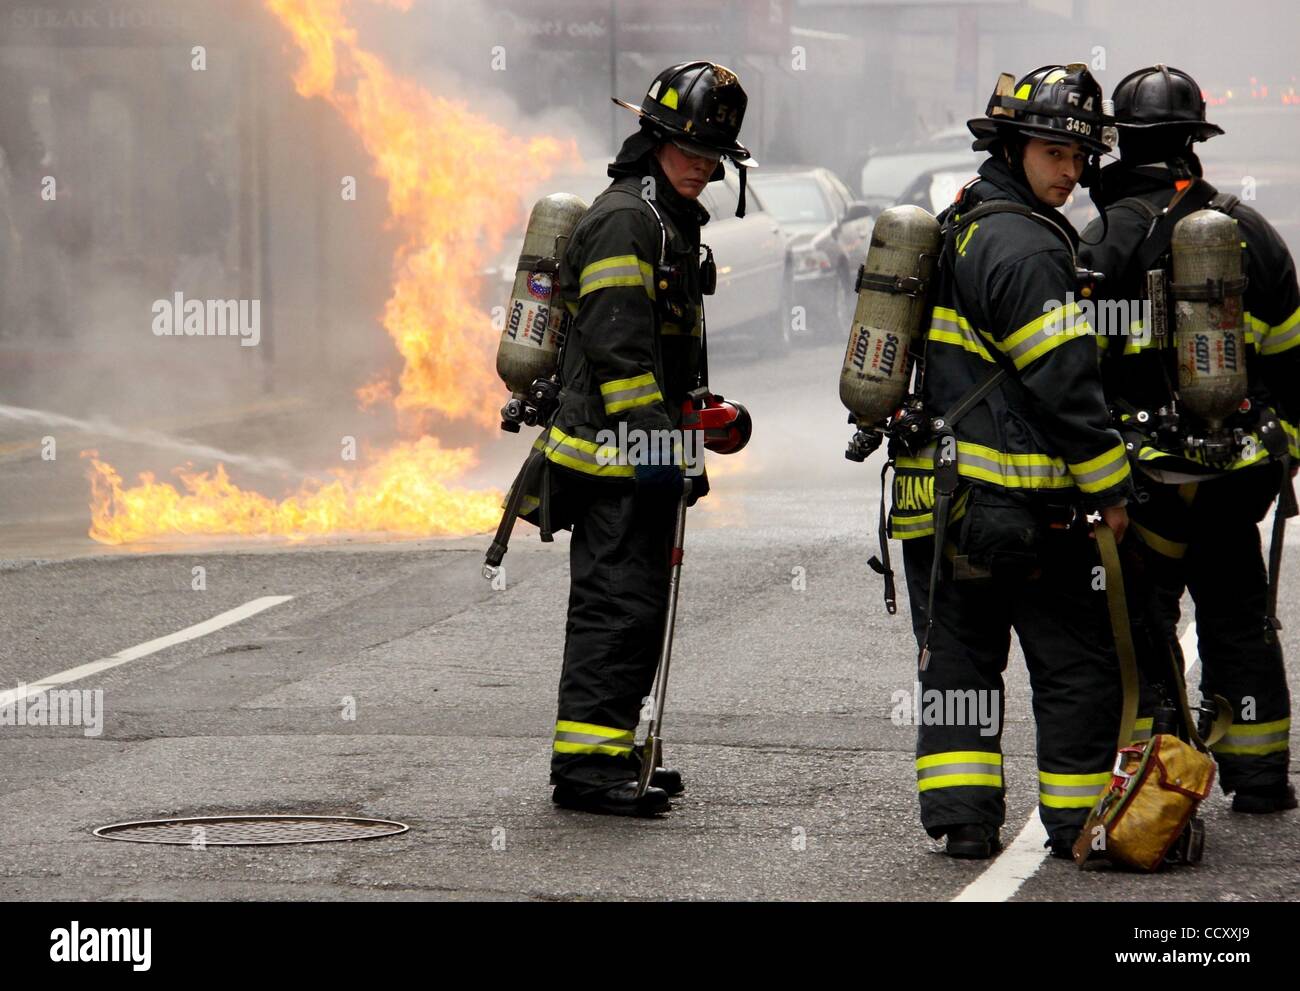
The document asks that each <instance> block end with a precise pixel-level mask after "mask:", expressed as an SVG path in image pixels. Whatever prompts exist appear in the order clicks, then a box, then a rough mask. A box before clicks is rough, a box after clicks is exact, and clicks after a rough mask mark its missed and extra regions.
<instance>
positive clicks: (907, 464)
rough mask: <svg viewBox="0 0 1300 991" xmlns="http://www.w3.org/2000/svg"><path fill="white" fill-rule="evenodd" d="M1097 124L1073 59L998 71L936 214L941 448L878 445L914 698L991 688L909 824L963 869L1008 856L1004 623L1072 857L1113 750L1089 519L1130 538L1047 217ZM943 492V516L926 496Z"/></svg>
mask: <svg viewBox="0 0 1300 991" xmlns="http://www.w3.org/2000/svg"><path fill="white" fill-rule="evenodd" d="M1108 124H1109V118H1107V117H1106V116H1105V115H1104V113H1103V110H1102V93H1101V88H1100V86H1099V85H1098V84H1097V82H1096V81H1095V80H1094V79H1093V77H1092V76H1091V74H1090V73H1089V72H1088V69H1087V67H1086V66H1083V65H1080V64H1072V65H1068V66H1064V65H1051V66H1044V67H1042V68H1040V69H1036V70H1035V71H1033V72H1031V73H1029V74H1028V75H1026V76H1025V77H1024V78H1022V79H1021V80H1020V81H1019V82H1018V83H1016V82H1015V80H1014V78H1013V77H1011V76H1010V75H1006V74H1004V75H1003V76H1002V78H1001V79H1000V81H999V84H998V87H997V90H996V91H995V93H994V95H993V97H992V98H991V99H990V101H989V105H988V109H987V112H986V115H985V116H983V117H979V118H976V119H973V120H971V121H969V122H968V125H967V126H968V127H969V128H970V130H971V132H972V134H974V136H975V138H976V141H975V143H974V145H973V147H974V149H975V150H977V151H981V150H987V151H988V152H989V157H988V159H987V160H986V161H985V162H984V163H983V165H982V166H981V167H980V170H979V175H978V178H977V179H976V180H974V181H973V182H972V183H971V184H970V185H968V186H967V187H966V188H965V189H964V190H962V192H961V193H960V194H959V196H958V198H957V201H956V202H955V203H954V204H953V205H952V206H951V207H949V208H948V209H947V210H946V211H944V213H942V214H941V215H940V217H939V221H940V223H941V224H942V225H943V250H942V254H941V258H940V262H939V265H938V269H937V276H936V278H937V284H936V287H935V290H934V299H935V306H934V309H933V314H932V317H931V322H930V326H929V329H928V332H927V333H926V340H925V353H924V358H923V365H922V367H921V368H920V369H919V370H918V371H919V382H920V398H921V400H922V404H923V408H924V409H925V411H926V413H927V415H928V416H929V417H931V418H938V420H937V421H936V420H934V419H931V420H930V421H929V422H931V423H932V424H933V425H934V426H935V428H936V429H937V434H936V435H935V436H934V438H933V439H932V440H930V442H929V443H928V444H927V445H925V446H923V447H919V449H917V446H914V447H912V448H910V449H905V448H901V447H899V446H898V444H897V442H896V441H891V456H892V457H893V458H894V460H895V471H896V474H895V481H894V488H893V498H892V504H891V509H890V520H889V527H890V535H891V536H893V537H895V538H897V539H901V540H903V557H904V566H905V570H906V574H907V586H908V598H909V600H910V605H911V612H912V624H913V628H914V631H915V633H916V636H917V641H918V644H919V645H920V647H921V652H920V660H919V663H918V668H919V672H918V679H919V683H920V684H919V687H920V690H921V691H922V693H923V694H922V698H934V697H939V698H947V697H949V695H948V693H960V694H961V696H963V697H970V696H972V695H973V693H975V692H981V693H990V695H989V696H988V697H991V698H993V699H996V702H995V703H994V709H995V710H996V711H997V712H998V717H999V718H998V721H997V723H996V725H995V726H991V727H990V726H988V725H987V723H986V722H985V723H984V724H983V725H979V724H977V721H976V720H973V719H971V720H959V719H951V718H948V719H947V721H946V722H945V721H944V717H939V718H937V719H933V720H930V719H925V718H922V719H921V720H920V721H919V722H920V723H921V725H920V726H919V729H918V737H917V757H916V773H917V787H918V790H919V795H920V805H921V822H922V825H923V826H924V827H925V829H926V831H927V832H928V833H929V835H930V836H931V837H933V838H936V839H938V838H940V837H944V836H946V837H947V840H946V852H947V853H948V854H949V855H952V856H956V857H968V858H986V857H990V856H992V855H993V854H995V853H996V852H997V851H998V850H999V849H1000V835H999V827H1000V826H1001V825H1002V823H1003V821H1004V816H1005V805H1004V778H1003V760H1002V752H1001V742H1000V741H1001V710H1002V691H1003V672H1004V671H1005V669H1006V664H1007V657H1008V651H1009V647H1010V634H1011V631H1012V630H1013V629H1014V630H1015V632H1016V635H1017V637H1018V638H1019V641H1020V645H1021V647H1022V648H1023V651H1024V654H1025V660H1026V662H1027V665H1028V668H1029V677H1030V683H1031V686H1032V689H1033V711H1034V717H1035V721H1036V724H1037V757H1038V791H1039V810H1040V815H1041V817H1042V821H1043V824H1044V825H1045V826H1046V828H1047V832H1048V839H1049V844H1050V846H1051V849H1052V853H1053V854H1054V855H1056V856H1061V857H1069V856H1070V846H1071V844H1072V843H1073V841H1074V840H1075V838H1076V837H1077V836H1078V833H1079V830H1080V828H1081V827H1082V824H1083V822H1084V819H1085V817H1086V815H1087V813H1088V811H1089V809H1090V808H1091V806H1092V805H1093V804H1094V803H1095V802H1096V799H1097V797H1098V794H1099V793H1100V791H1101V790H1102V789H1103V787H1104V786H1105V785H1106V784H1107V783H1108V781H1109V780H1110V774H1109V771H1110V767H1111V765H1112V763H1113V760H1114V756H1115V751H1114V747H1115V738H1116V735H1117V733H1118V729H1119V722H1120V700H1121V693H1120V681H1119V674H1118V662H1117V659H1116V657H1115V654H1114V651H1113V648H1112V646H1111V645H1112V643H1113V636H1112V633H1111V629H1110V626H1109V620H1108V614H1107V611H1106V602H1105V594H1104V591H1098V590H1097V588H1096V583H1095V580H1094V579H1095V570H1094V569H1095V568H1097V566H1098V564H1099V558H1098V553H1097V550H1096V546H1095V542H1094V541H1093V540H1091V539H1090V536H1091V535H1090V532H1089V528H1088V525H1087V523H1086V520H1085V516H1086V514H1088V513H1092V512H1100V514H1101V515H1102V517H1103V520H1104V524H1103V525H1107V526H1109V527H1111V529H1112V530H1114V531H1115V534H1116V536H1117V537H1122V536H1123V532H1124V530H1125V528H1126V526H1127V513H1126V510H1125V504H1126V502H1127V498H1128V495H1129V493H1130V486H1131V481H1130V470H1129V465H1128V461H1127V459H1126V457H1125V452H1124V445H1123V443H1122V442H1121V440H1120V437H1119V435H1118V433H1117V432H1116V431H1114V430H1113V429H1111V427H1110V425H1109V418H1108V413H1107V409H1106V404H1105V401H1104V398H1103V395H1102V387H1101V378H1100V374H1099V371H1098V368H1097V354H1096V345H1095V343H1094V340H1093V337H1092V336H1091V334H1092V330H1091V328H1090V326H1089V325H1088V324H1087V323H1086V322H1084V321H1082V320H1080V319H1079V312H1078V309H1079V308H1078V306H1077V304H1076V303H1075V302H1073V301H1072V300H1074V298H1075V296H1076V294H1077V293H1078V292H1079V289H1080V286H1079V282H1078V280H1079V275H1078V272H1077V269H1076V264H1075V252H1076V248H1077V234H1076V232H1075V231H1074V229H1073V228H1072V227H1071V226H1070V223H1069V221H1068V220H1066V218H1065V216H1064V215H1063V214H1062V213H1060V212H1059V210H1058V208H1059V207H1061V206H1063V205H1064V204H1065V202H1066V201H1067V199H1068V198H1069V196H1070V195H1071V193H1072V192H1073V190H1074V189H1075V186H1076V185H1077V184H1078V183H1079V182H1080V181H1081V180H1082V181H1083V182H1084V183H1085V184H1086V183H1090V182H1091V181H1093V180H1094V179H1095V177H1096V173H1097V171H1098V165H1097V160H1098V157H1099V156H1100V154H1101V153H1103V152H1104V151H1106V150H1107V146H1106V145H1105V144H1104V143H1103V140H1102V134H1103V128H1104V127H1105V126H1107V125H1108ZM981 387H983V388H981ZM985 390H987V391H985ZM960 407H965V409H964V410H960V411H959V408H960ZM918 446H919V445H918ZM954 462H955V464H954ZM945 478H948V479H951V488H948V487H947V486H946V484H945V486H944V491H945V492H950V493H951V501H950V502H949V501H948V500H947V498H945V499H944V500H936V498H935V489H936V486H938V485H939V484H940V482H941V481H942V480H943V479H945ZM936 533H937V534H939V535H940V536H939V538H936ZM935 692H937V693H939V695H938V696H935V695H934V694H932V693H935ZM958 722H966V723H969V724H968V725H956V723H958Z"/></svg>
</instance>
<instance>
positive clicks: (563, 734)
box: [555, 730, 633, 750]
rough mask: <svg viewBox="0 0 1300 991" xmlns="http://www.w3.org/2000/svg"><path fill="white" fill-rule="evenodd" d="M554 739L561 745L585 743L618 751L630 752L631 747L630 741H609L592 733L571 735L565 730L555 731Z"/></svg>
mask: <svg viewBox="0 0 1300 991" xmlns="http://www.w3.org/2000/svg"><path fill="white" fill-rule="evenodd" d="M555 739H556V740H559V741H560V742H562V743H586V744H593V745H595V746H600V747H617V748H618V749H620V750H631V749H632V747H633V743H632V741H631V740H618V739H611V738H609V737H606V736H596V735H595V734H594V733H573V732H570V731H567V730H556V731H555Z"/></svg>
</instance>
